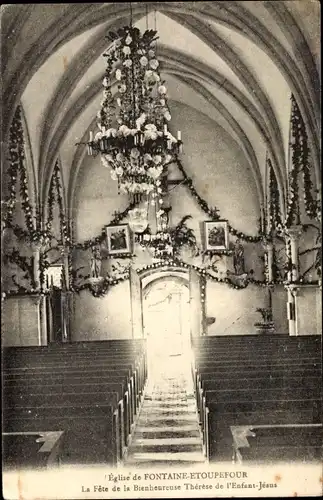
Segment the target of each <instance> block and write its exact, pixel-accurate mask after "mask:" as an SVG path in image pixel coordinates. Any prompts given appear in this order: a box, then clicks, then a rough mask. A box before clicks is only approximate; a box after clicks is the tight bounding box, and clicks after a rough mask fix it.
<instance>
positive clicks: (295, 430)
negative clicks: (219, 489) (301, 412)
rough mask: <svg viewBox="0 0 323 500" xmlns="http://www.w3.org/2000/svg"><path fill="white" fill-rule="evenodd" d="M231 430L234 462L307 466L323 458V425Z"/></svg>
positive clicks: (250, 427) (288, 425) (256, 427)
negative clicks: (299, 463)
mask: <svg viewBox="0 0 323 500" xmlns="http://www.w3.org/2000/svg"><path fill="white" fill-rule="evenodd" d="M230 430H231V434H232V452H233V454H232V461H233V463H238V464H242V463H243V464H246V463H247V464H252V463H257V464H259V463H267V464H268V463H269V462H272V461H276V462H277V460H279V461H281V462H295V461H301V462H303V463H304V462H313V461H321V460H322V458H323V426H322V424H285V425H284V424H281V425H272V424H271V425H240V426H231V427H230Z"/></svg>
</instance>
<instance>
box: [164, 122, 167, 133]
mask: <svg viewBox="0 0 323 500" xmlns="http://www.w3.org/2000/svg"><path fill="white" fill-rule="evenodd" d="M164 134H165V135H166V134H167V123H165V125H164Z"/></svg>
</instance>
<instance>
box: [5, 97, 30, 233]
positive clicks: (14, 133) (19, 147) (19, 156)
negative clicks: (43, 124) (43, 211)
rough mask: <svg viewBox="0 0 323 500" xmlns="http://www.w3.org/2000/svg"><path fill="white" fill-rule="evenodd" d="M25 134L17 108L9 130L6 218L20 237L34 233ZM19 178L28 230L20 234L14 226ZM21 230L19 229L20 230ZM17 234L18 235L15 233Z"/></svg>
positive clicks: (10, 226)
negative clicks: (26, 165)
mask: <svg viewBox="0 0 323 500" xmlns="http://www.w3.org/2000/svg"><path fill="white" fill-rule="evenodd" d="M24 145H25V142H24V134H23V126H22V119H21V107H20V106H17V109H16V112H15V114H14V117H13V119H12V122H11V126H10V130H9V161H10V164H9V167H8V174H9V181H8V191H9V197H8V200H7V202H6V207H7V211H6V216H5V220H4V223H5V227H8V228H11V229H14V230H16V232H17V234H18V235H19V236H20V235H21V236H25V235H28V234H29V233H30V234H32V233H33V231H34V224H33V216H32V208H31V205H30V202H29V196H28V181H27V173H26V168H25V151H24ZM18 176H19V179H20V196H21V200H22V208H23V211H24V215H25V221H26V226H27V230H28V231H26V230H21V231H20V232H19V229H20V228H19V226H17V225H13V223H12V220H13V212H14V209H15V206H16V197H17V196H16V190H17V180H18ZM18 228H19V229H18ZM17 230H18V231H17ZM15 234H16V233H15Z"/></svg>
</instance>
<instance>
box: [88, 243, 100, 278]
mask: <svg viewBox="0 0 323 500" xmlns="http://www.w3.org/2000/svg"><path fill="white" fill-rule="evenodd" d="M91 250H92V256H91V278H101V264H102V256H101V248H100V245H95V246H93V247H92V248H91Z"/></svg>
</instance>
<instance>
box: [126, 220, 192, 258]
mask: <svg viewBox="0 0 323 500" xmlns="http://www.w3.org/2000/svg"><path fill="white" fill-rule="evenodd" d="M190 218H192V216H191V215H186V216H184V217H183V218H182V220H181V221H180V222H179V223H178V224H177V225H176V226H175V227H172V228H170V229H169V230H168V231H167V230H165V231H158V232H157V233H156V234H151V232H150V229H149V227H148V228H147V229H146V230H145V231H144V233H142V234H140V235H138V236H137V237H136V241H137V242H138V243H139V244H140V245H141V246H142V247H144V248H153V249H154V251H155V255H154V256H155V257H160V258H163V257H164V258H167V257H169V256H173V257H178V255H179V253H180V251H181V248H182V247H183V246H188V247H191V248H195V249H196V237H195V234H194V231H193V230H192V229H190V228H188V227H187V225H186V221H187V220H188V219H190Z"/></svg>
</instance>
